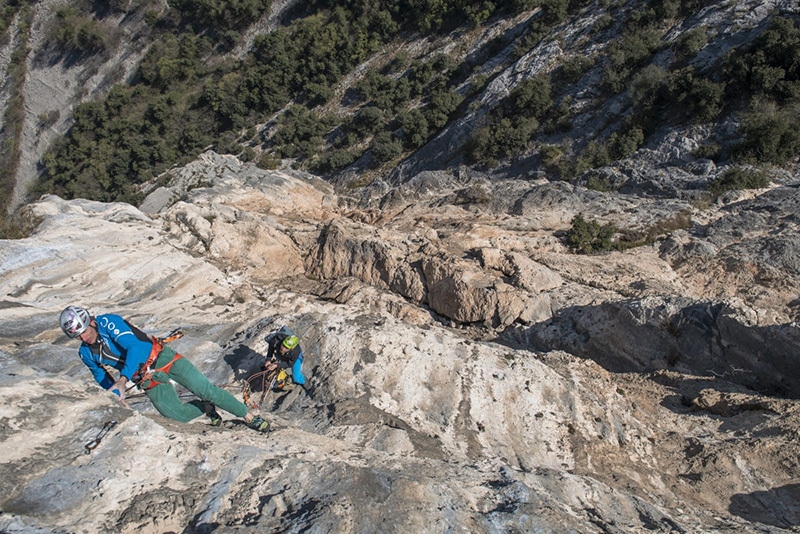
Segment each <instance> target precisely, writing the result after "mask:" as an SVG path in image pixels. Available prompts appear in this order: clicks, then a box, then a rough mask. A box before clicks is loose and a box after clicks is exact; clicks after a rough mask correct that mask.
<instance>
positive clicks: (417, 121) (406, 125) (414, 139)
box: [397, 109, 430, 149]
mask: <svg viewBox="0 0 800 534" xmlns="http://www.w3.org/2000/svg"><path fill="white" fill-rule="evenodd" d="M397 120H398V122H399V123H400V126H401V128H402V129H403V144H404V145H405V147H406V148H411V149H415V148H419V147H421V146H422V145H424V144H425V142H426V141H427V140H428V136H429V135H430V130H429V128H428V120H427V119H426V118H425V114H424V113H422V112H421V111H420V110H418V109H413V110H411V111H404V112H401V113H400V114H398V116H397Z"/></svg>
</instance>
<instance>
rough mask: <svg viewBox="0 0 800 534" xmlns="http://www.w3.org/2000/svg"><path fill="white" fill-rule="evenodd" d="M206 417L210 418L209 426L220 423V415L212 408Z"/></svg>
mask: <svg viewBox="0 0 800 534" xmlns="http://www.w3.org/2000/svg"><path fill="white" fill-rule="evenodd" d="M208 418H209V419H211V426H219V425H221V424H222V416H221V415H220V414H218V413H217V411H216V410H212V412H211V413H210V414H208Z"/></svg>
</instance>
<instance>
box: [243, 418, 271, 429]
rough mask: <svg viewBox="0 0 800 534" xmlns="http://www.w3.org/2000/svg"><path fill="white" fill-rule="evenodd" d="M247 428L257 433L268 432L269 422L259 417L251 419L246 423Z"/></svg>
mask: <svg viewBox="0 0 800 534" xmlns="http://www.w3.org/2000/svg"><path fill="white" fill-rule="evenodd" d="M247 426H249V427H250V428H252V429H253V430H257V431H258V432H269V421H265V420H264V419H262V418H261V417H259V416H255V417H253V419H251V420H250V422H249V423H247Z"/></svg>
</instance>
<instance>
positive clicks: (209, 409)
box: [203, 402, 222, 426]
mask: <svg viewBox="0 0 800 534" xmlns="http://www.w3.org/2000/svg"><path fill="white" fill-rule="evenodd" d="M203 408H205V412H206V415H207V416H208V418H209V419H211V426H219V425H221V424H222V416H221V415H220V414H218V413H217V409H216V407H215V406H214V405H213V404H211V403H210V402H204V403H203Z"/></svg>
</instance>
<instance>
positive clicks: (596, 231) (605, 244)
mask: <svg viewBox="0 0 800 534" xmlns="http://www.w3.org/2000/svg"><path fill="white" fill-rule="evenodd" d="M616 233H617V228H616V226H614V225H613V224H611V223H608V224H604V225H602V226H600V224H599V223H597V221H590V222H587V221H586V219H584V217H583V214H581V213H579V214H578V215H576V216H575V217H573V219H572V226H571V227H570V229H569V231H568V232H567V244H568V245H569V246H570V247H572V248H573V249H574V250H575V252H577V253H579V254H592V253H594V252H603V251H607V250H612V249H613V248H614V243H613V241H612V238H613V237H614V234H616Z"/></svg>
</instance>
